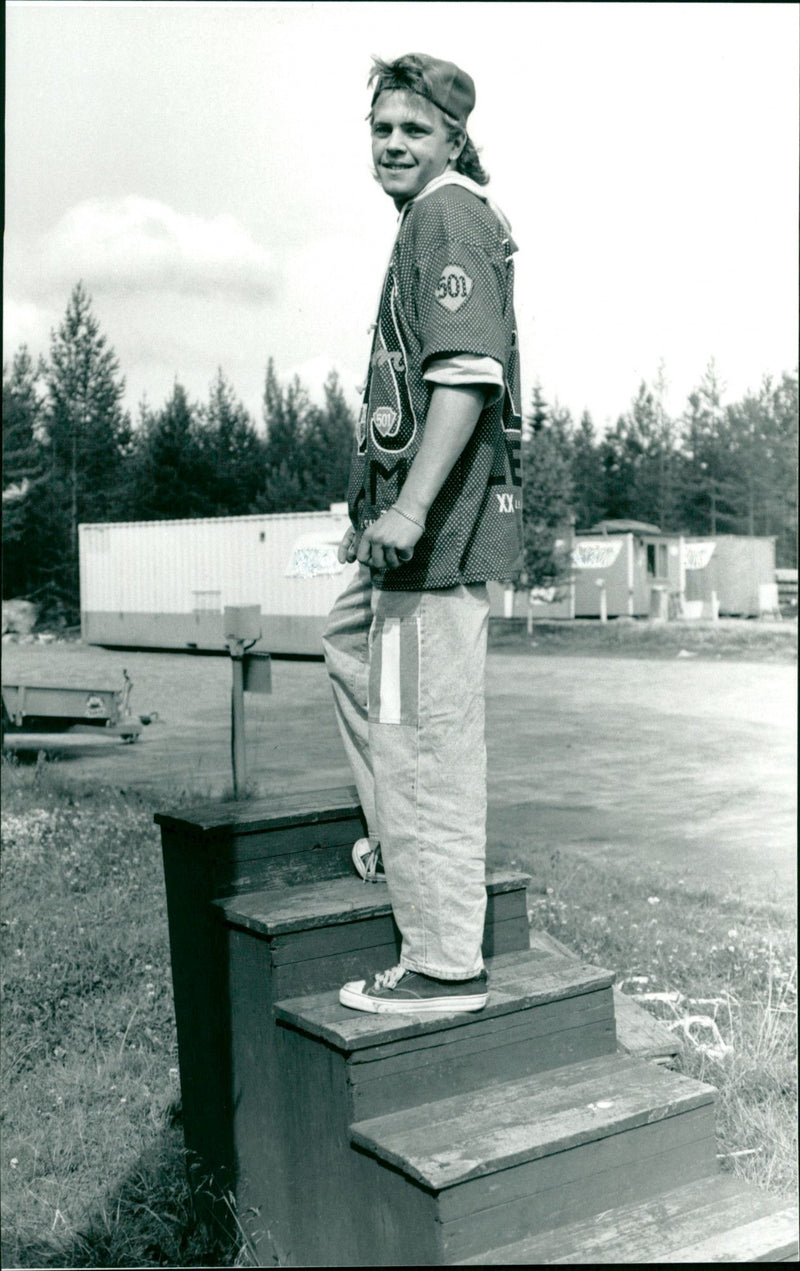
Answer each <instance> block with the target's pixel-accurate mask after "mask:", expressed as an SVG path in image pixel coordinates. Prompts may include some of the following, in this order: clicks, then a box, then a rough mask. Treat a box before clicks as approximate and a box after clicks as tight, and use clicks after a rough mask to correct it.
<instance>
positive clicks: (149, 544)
mask: <svg viewBox="0 0 800 1271" xmlns="http://www.w3.org/2000/svg"><path fill="white" fill-rule="evenodd" d="M348 524H349V521H348V517H347V507H346V504H333V505H332V507H331V509H330V511H329V512H296V513H295V512H293V513H287V514H283V515H277V516H275V515H269V516H268V515H253V516H221V517H207V518H203V519H200V520H181V521H121V522H113V523H108V524H96V525H81V526H80V532H79V548H80V590H81V632H82V636H83V639H84V640H85V641H86V642H87V643H88V644H103V645H120V646H130V647H134V648H139V647H142V648H161V649H205V650H216V649H219V650H224V649H225V647H226V646H225V637H224V630H223V611H224V609H225V607H226V606H228V605H259V606H260V608H261V613H262V637H261V640H260V641H259V642H258V644H257V645H256V648H259V649H263V650H265V651H268V652H271V653H293V654H297V653H302V654H321V653H322V645H321V634H322V630H323V626H324V622H325V617H326V615H327V613H328V612H329V610H330V608H331V606H332V604H333V602H334V600H335V599H336V597H337V596H338V595H339V593H340V592H341V591H342V590H343V589H344V587H345V586H346V584H347V581H348V577H349V576H350V574H351V573H352V572H353V571H354V570H355V568H356V566H355V565H341V564H340V563H339V561H338V560H337V556H336V552H337V548H338V545H339V543H340V541H341V539H342V536H343V535H344V532H345V529H346V528H347V525H348Z"/></svg>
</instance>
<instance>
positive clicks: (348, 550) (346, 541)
mask: <svg viewBox="0 0 800 1271" xmlns="http://www.w3.org/2000/svg"><path fill="white" fill-rule="evenodd" d="M358 537H359V536H358V534H357V533H356V531H355V530H354V529H353V527H352V525H348V527H347V529H346V530H345V533H344V538H343V539H342V541H341V543H340V544H339V550H338V551H337V553H336V555H337V557H338V559H339V564H340V565H352V563H353V561H354V560H355V559H356V553H357V552H358Z"/></svg>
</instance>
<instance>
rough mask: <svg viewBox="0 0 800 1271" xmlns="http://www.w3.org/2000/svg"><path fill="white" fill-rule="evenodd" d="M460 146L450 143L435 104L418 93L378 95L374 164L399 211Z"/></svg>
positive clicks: (445, 167) (373, 111)
mask: <svg viewBox="0 0 800 1271" xmlns="http://www.w3.org/2000/svg"><path fill="white" fill-rule="evenodd" d="M458 150H459V147H458V144H457V143H453V142H452V141H448V138H447V131H446V129H445V123H444V116H443V115H442V112H441V111H440V110H439V108H438V106H434V104H433V102H429V101H428V100H427V98H425V97H420V96H419V94H418V93H403V92H399V91H394V92H386V93H381V95H380V97H379V98H378V100H377V101H376V102H375V105H374V107H373V109H372V162H373V163H374V165H375V171H376V173H377V175H378V180H379V181H380V183H381V185H382V186H383V189H384V190H385V192H386V193H387V194H388V195H389V197H390V198H392V199H394V202H395V206H396V207H398V208H400V207H402V206H403V204H404V203H407V202H408V200H409V199H413V198H415V197H416V195H417V194H419V192H420V190H422V189H423V188H424V187H425V186H426V185H427V184H428V182H429V181H432V180H433V178H434V177H438V176H441V174H442V173H443V172H444V171H445V170H446V169H447V167H448V166H449V163H450V160H451V158H455V157H456V156H457V154H458Z"/></svg>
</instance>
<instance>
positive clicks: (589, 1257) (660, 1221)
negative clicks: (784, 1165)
mask: <svg viewBox="0 0 800 1271" xmlns="http://www.w3.org/2000/svg"><path fill="white" fill-rule="evenodd" d="M796 1251H797V1210H796V1207H795V1206H794V1205H791V1204H789V1202H788V1201H786V1200H784V1199H780V1198H779V1197H775V1196H770V1195H768V1194H767V1193H766V1192H763V1191H761V1190H760V1189H759V1188H757V1187H754V1186H753V1185H752V1184H748V1183H745V1182H743V1181H742V1180H741V1179H739V1178H735V1177H733V1175H730V1174H717V1175H712V1176H710V1177H709V1178H704V1179H699V1180H698V1181H696V1182H693V1183H689V1184H687V1185H686V1186H685V1187H679V1188H676V1189H675V1190H674V1191H669V1192H663V1193H661V1194H660V1195H659V1196H656V1197H655V1198H653V1199H651V1200H647V1201H645V1202H643V1203H639V1204H634V1205H622V1206H619V1207H618V1208H616V1209H609V1210H606V1212H605V1213H600V1214H594V1215H592V1216H591V1217H590V1218H585V1219H582V1220H581V1221H580V1222H576V1223H571V1224H569V1225H568V1226H565V1227H557V1228H555V1229H554V1230H551V1231H544V1232H538V1233H537V1234H536V1235H534V1236H528V1237H527V1238H526V1239H524V1240H518V1241H515V1242H514V1243H513V1244H509V1245H503V1246H498V1247H497V1248H495V1249H490V1250H488V1251H487V1252H483V1253H478V1254H474V1255H473V1256H471V1257H469V1258H464V1259H462V1260H460V1261H459V1263H458V1264H457V1265H459V1266H468V1265H473V1266H474V1265H478V1266H515V1265H526V1266H541V1265H550V1264H559V1263H565V1264H572V1263H583V1264H590V1265H591V1264H595V1263H615V1264H617V1265H619V1264H623V1265H624V1264H628V1263H651V1264H652V1263H670V1262H693V1263H698V1262H763V1261H774V1260H775V1259H776V1258H787V1257H791V1255H792V1254H793V1253H796Z"/></svg>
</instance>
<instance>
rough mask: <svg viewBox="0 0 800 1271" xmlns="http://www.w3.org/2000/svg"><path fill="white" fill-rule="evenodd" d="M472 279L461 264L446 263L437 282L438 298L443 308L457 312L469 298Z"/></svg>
mask: <svg viewBox="0 0 800 1271" xmlns="http://www.w3.org/2000/svg"><path fill="white" fill-rule="evenodd" d="M471 291H472V279H471V278H470V276H469V274H468V273H467V271H466V269H464V268H463V266H461V265H445V267H444V269H443V270H442V275H441V277H440V279H439V281H438V282H437V284H436V299H437V300H438V301H439V304H440V305H442V307H443V308H445V309H448V310H449V311H450V313H455V312H456V310H457V309H460V308H461V306H462V305H463V304H465V303H466V301H467V300H469V297H470V292H471Z"/></svg>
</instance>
